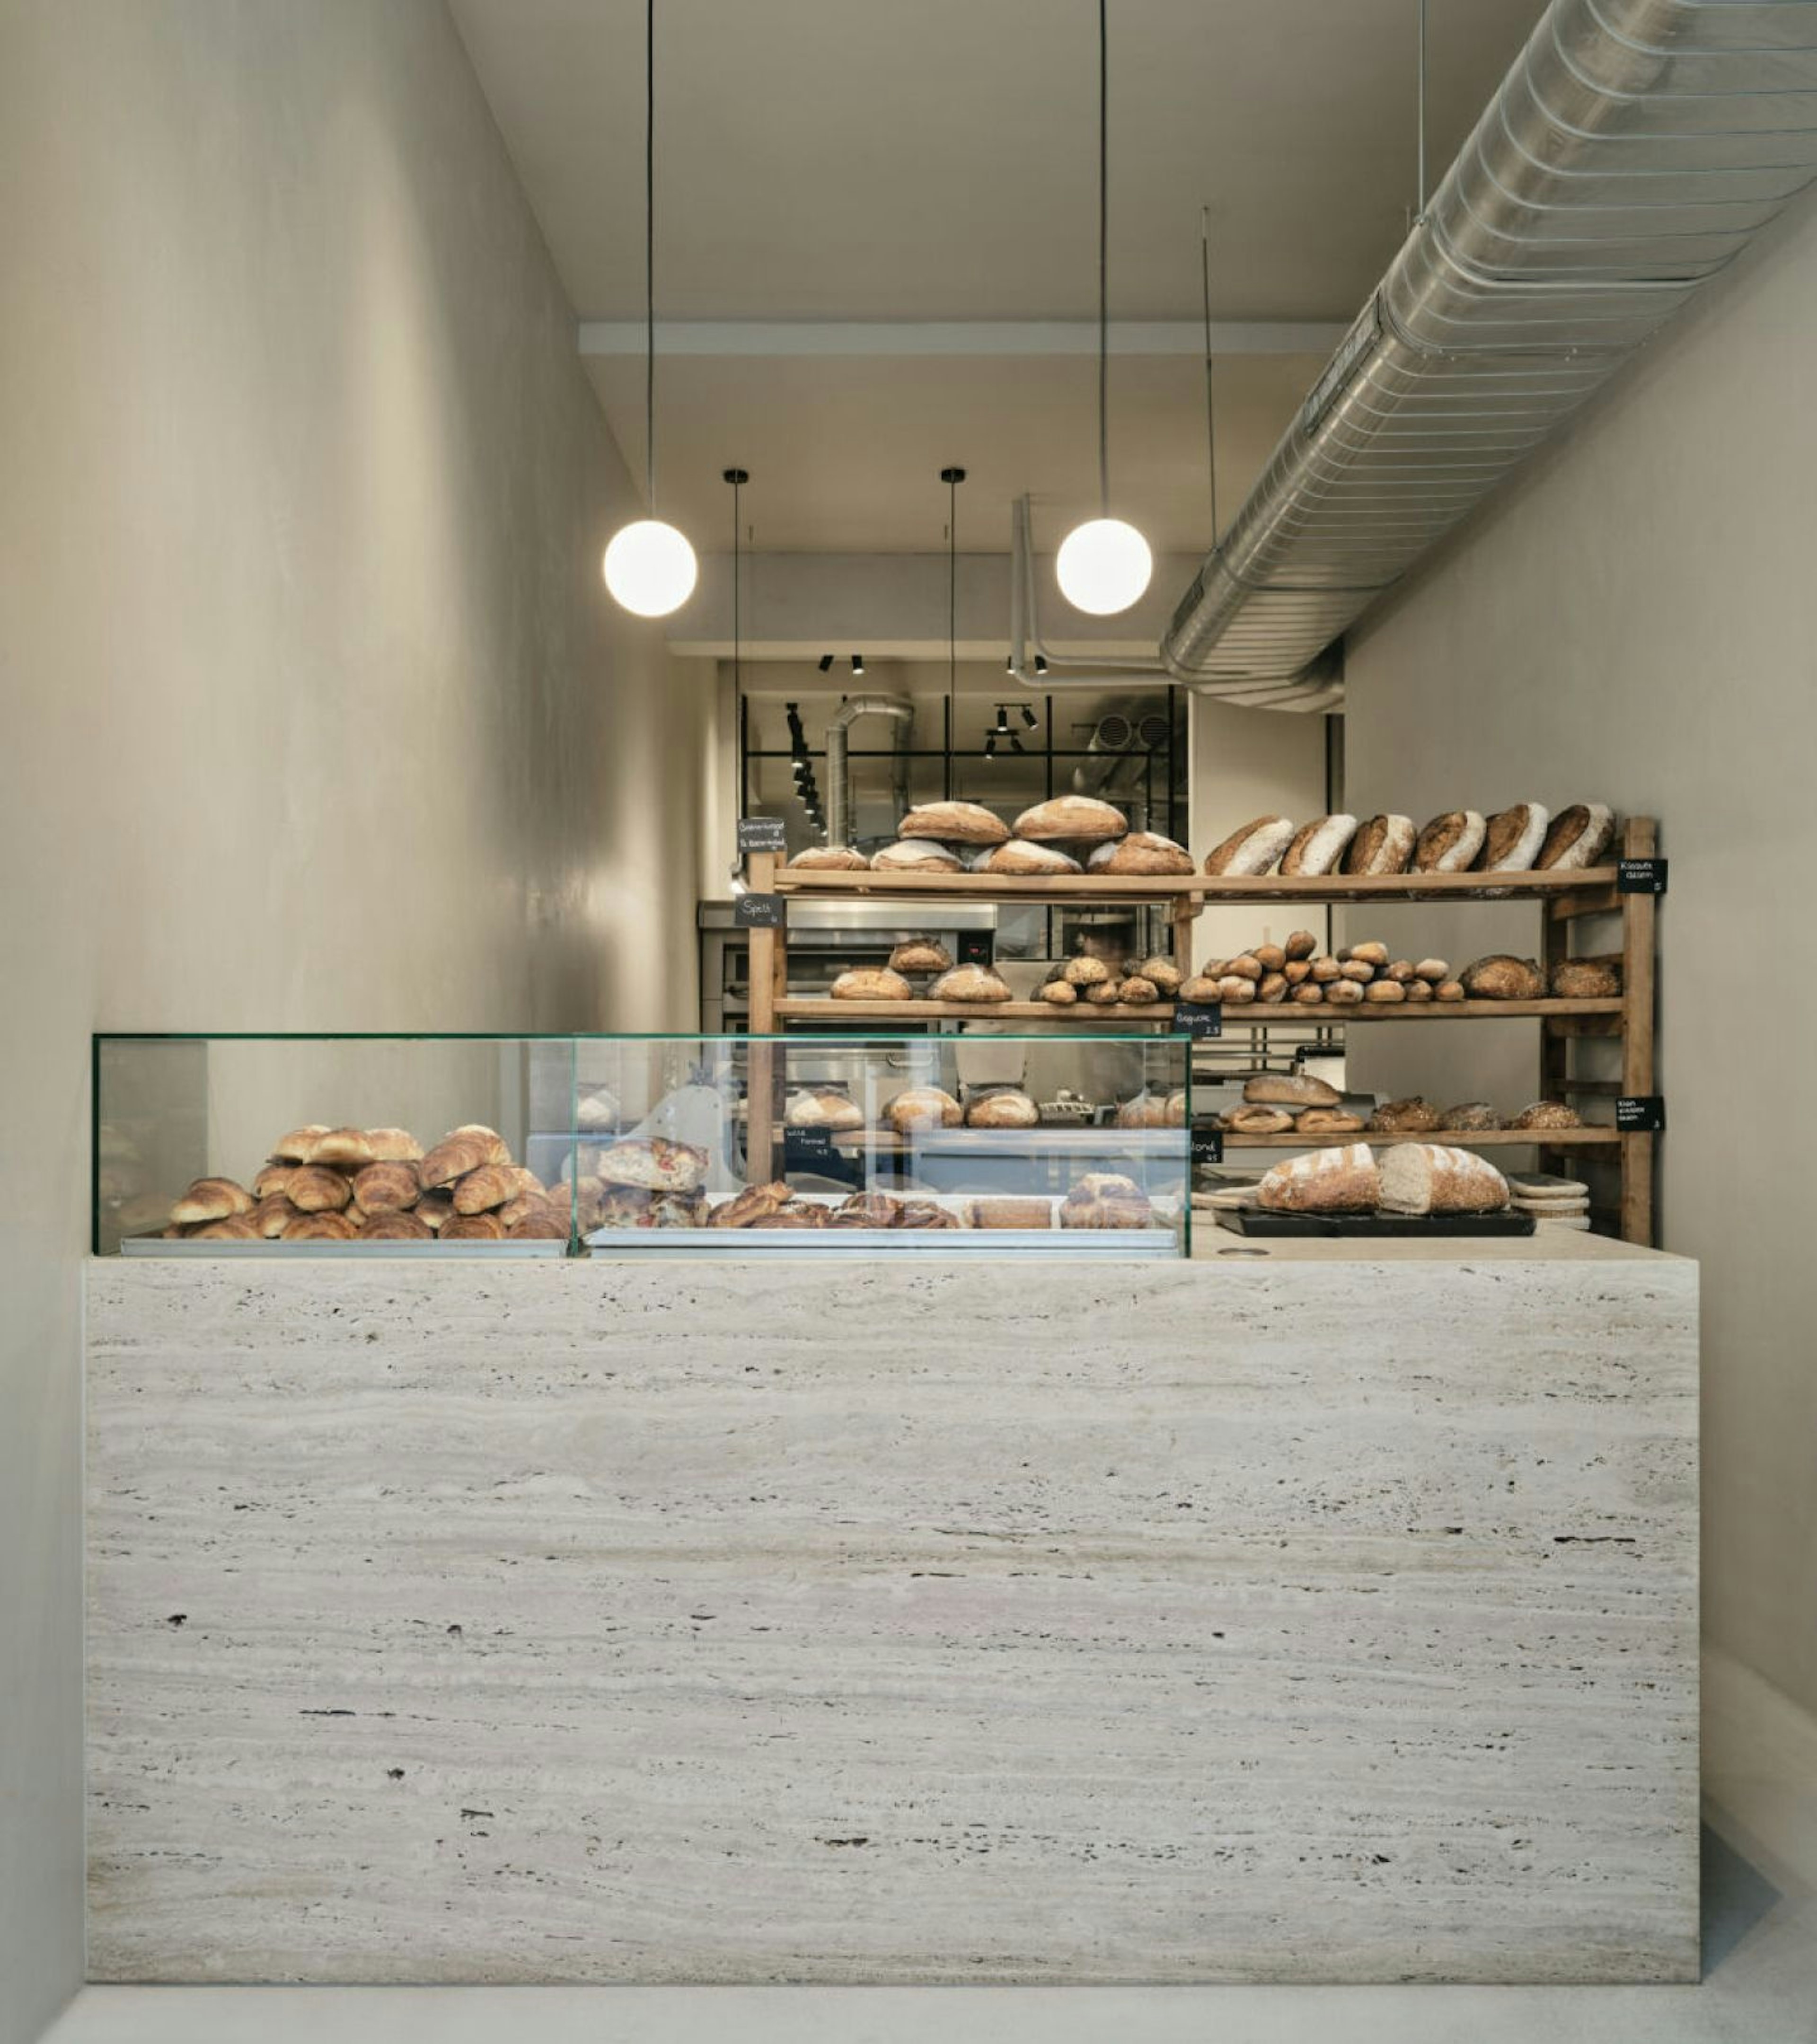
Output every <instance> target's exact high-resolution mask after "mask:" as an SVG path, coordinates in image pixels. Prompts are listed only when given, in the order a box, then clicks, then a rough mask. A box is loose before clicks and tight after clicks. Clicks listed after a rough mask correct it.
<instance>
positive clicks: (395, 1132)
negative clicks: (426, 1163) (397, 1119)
mask: <svg viewBox="0 0 1817 2044" xmlns="http://www.w3.org/2000/svg"><path fill="white" fill-rule="evenodd" d="M366 1147H367V1149H369V1150H370V1151H371V1152H372V1155H373V1158H374V1160H375V1162H378V1163H382V1164H414V1163H416V1162H417V1161H418V1159H419V1158H421V1156H422V1154H423V1146H422V1144H421V1143H419V1142H418V1141H417V1139H416V1137H415V1136H413V1135H412V1134H411V1133H410V1131H409V1129H407V1128H369V1129H367V1131H366Z"/></svg>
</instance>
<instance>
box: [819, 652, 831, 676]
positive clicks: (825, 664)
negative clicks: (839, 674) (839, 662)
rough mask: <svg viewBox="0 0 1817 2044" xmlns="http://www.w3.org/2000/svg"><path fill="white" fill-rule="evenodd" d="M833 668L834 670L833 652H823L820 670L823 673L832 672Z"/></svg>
mask: <svg viewBox="0 0 1817 2044" xmlns="http://www.w3.org/2000/svg"><path fill="white" fill-rule="evenodd" d="M832 670H833V656H832V654H831V653H823V654H822V655H820V672H821V673H822V674H831V673H832Z"/></svg>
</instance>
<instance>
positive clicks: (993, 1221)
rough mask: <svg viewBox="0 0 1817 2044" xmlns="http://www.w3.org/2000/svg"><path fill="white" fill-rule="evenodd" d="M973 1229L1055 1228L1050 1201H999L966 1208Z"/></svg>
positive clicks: (976, 1204)
mask: <svg viewBox="0 0 1817 2044" xmlns="http://www.w3.org/2000/svg"><path fill="white" fill-rule="evenodd" d="M966 1224H967V1225H968V1226H969V1227H971V1228H1051V1227H1052V1226H1053V1225H1054V1203H1053V1201H1051V1200H1040V1199H1017V1198H999V1199H982V1200H973V1201H970V1202H969V1203H968V1204H967V1205H966Z"/></svg>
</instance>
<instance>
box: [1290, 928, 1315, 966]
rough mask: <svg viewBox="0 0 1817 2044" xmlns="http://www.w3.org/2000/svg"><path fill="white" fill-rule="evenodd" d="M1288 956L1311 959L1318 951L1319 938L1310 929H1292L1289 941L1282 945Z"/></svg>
mask: <svg viewBox="0 0 1817 2044" xmlns="http://www.w3.org/2000/svg"><path fill="white" fill-rule="evenodd" d="M1318 948H1319V939H1317V938H1316V936H1313V934H1312V932H1311V931H1310V930H1290V931H1289V932H1288V935H1287V941H1286V942H1285V943H1284V944H1283V945H1282V946H1281V950H1282V951H1284V952H1285V953H1286V955H1287V956H1288V958H1289V959H1290V960H1291V959H1309V958H1311V957H1312V956H1313V955H1315V954H1316V952H1317V951H1318Z"/></svg>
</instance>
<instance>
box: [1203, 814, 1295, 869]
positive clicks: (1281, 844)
mask: <svg viewBox="0 0 1817 2044" xmlns="http://www.w3.org/2000/svg"><path fill="white" fill-rule="evenodd" d="M1293 836H1294V832H1293V820H1292V819H1291V818H1290V817H1288V816H1256V817H1254V818H1252V819H1251V820H1250V822H1248V823H1247V824H1244V825H1243V828H1241V829H1240V830H1234V831H1232V832H1231V834H1230V836H1228V837H1227V838H1226V839H1225V840H1224V841H1223V843H1222V844H1220V845H1217V846H1216V847H1213V849H1212V851H1208V853H1206V855H1205V870H1206V871H1207V872H1208V873H1209V874H1212V875H1214V876H1224V875H1227V876H1228V877H1230V878H1232V879H1240V878H1247V877H1250V876H1253V875H1254V874H1262V873H1272V872H1273V870H1274V866H1275V862H1276V861H1277V859H1279V858H1280V856H1281V854H1282V853H1283V852H1284V851H1285V850H1286V849H1287V847H1289V845H1290V844H1291V843H1293Z"/></svg>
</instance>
